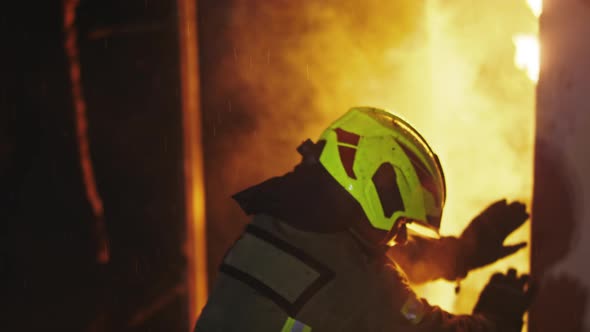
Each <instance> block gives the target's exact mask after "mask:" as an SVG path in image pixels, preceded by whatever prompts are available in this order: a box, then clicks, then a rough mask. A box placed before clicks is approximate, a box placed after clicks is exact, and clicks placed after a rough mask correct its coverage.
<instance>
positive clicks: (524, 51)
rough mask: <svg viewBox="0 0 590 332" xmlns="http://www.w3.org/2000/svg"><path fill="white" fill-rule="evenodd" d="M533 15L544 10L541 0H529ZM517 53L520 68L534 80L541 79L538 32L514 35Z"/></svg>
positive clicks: (515, 57)
mask: <svg viewBox="0 0 590 332" xmlns="http://www.w3.org/2000/svg"><path fill="white" fill-rule="evenodd" d="M527 3H528V5H529V8H530V9H531V11H532V13H533V15H535V17H536V18H538V17H539V16H540V15H541V13H542V11H543V2H542V1H541V0H527ZM513 41H514V45H515V46H516V53H515V55H514V62H515V64H516V66H517V67H518V68H519V69H522V70H524V71H526V73H527V75H528V77H529V78H530V79H531V81H533V82H537V80H538V79H539V65H540V55H541V51H540V45H539V37H538V34H537V33H535V34H518V35H516V36H514V37H513Z"/></svg>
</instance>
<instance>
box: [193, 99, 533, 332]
mask: <svg viewBox="0 0 590 332" xmlns="http://www.w3.org/2000/svg"><path fill="white" fill-rule="evenodd" d="M298 151H299V152H300V154H301V155H302V157H303V158H302V161H301V162H300V163H299V164H298V165H297V166H296V167H295V169H294V171H293V172H290V173H287V174H286V175H283V176H280V177H275V178H271V179H269V180H267V181H265V182H262V183H260V184H258V185H255V186H253V187H250V188H248V189H246V190H244V191H242V192H240V193H238V194H236V195H234V199H235V200H236V201H237V202H238V203H239V204H240V206H241V208H242V209H243V210H244V211H245V212H246V213H247V214H248V215H253V218H252V220H251V222H250V223H249V224H248V225H247V226H246V229H245V231H244V232H243V234H242V235H241V237H240V238H239V239H238V240H237V241H236V242H235V244H234V245H233V246H232V248H231V249H230V250H229V251H228V252H227V254H226V255H225V257H224V259H223V262H222V264H221V265H220V273H219V276H218V279H217V280H216V283H215V285H214V287H213V289H212V291H211V294H210V297H209V300H208V303H207V305H206V306H205V308H204V309H203V311H202V313H201V315H200V318H199V320H198V321H197V325H196V328H195V331H197V332H216V331H224V332H225V331H227V332H230V331H253V332H254V331H255V332H267V331H268V332H290V331H293V332H294V331H308V332H309V331H314V332H322V331H343V332H344V331H354V332H358V331H370V332H372V331H389V332H391V331H490V332H491V331H514V332H516V331H520V330H521V328H522V316H523V314H524V313H525V311H526V310H527V308H528V305H529V303H530V298H531V290H530V287H529V281H528V277H527V276H518V275H517V272H516V271H515V270H510V271H508V273H506V274H496V275H494V276H493V277H492V278H491V279H490V281H489V283H488V285H487V286H486V287H485V288H484V290H483V291H482V293H481V294H480V299H479V301H478V302H477V305H476V306H475V308H474V309H473V314H472V315H452V314H450V313H447V312H445V311H443V310H441V309H440V308H439V307H436V306H431V305H430V304H429V303H428V302H427V301H426V300H424V299H420V298H418V297H417V296H416V294H415V293H414V292H413V291H412V289H411V288H410V286H409V284H408V281H407V277H406V273H407V276H409V277H410V278H414V279H415V280H416V281H418V282H424V281H428V280H432V279H436V278H446V279H450V280H455V279H457V278H463V277H465V276H466V274H467V273H468V271H469V270H471V269H475V268H478V267H481V266H484V265H487V264H489V263H491V262H493V261H495V260H497V259H499V258H502V257H504V256H506V255H509V254H511V253H513V252H515V251H516V250H518V249H520V248H521V247H522V244H518V245H514V246H504V245H503V244H502V243H503V241H504V238H505V237H506V236H507V235H508V234H510V233H511V232H512V231H513V230H514V229H516V228H518V226H520V225H521V224H522V223H524V222H525V221H526V219H527V218H528V214H527V213H526V211H525V207H524V205H522V204H520V203H511V204H508V203H507V202H506V201H505V200H502V201H498V202H496V203H494V204H492V205H491V206H490V207H488V208H487V209H485V210H484V212H483V213H482V214H481V215H479V216H478V217H476V218H475V219H474V221H473V222H472V223H471V224H470V225H469V226H468V227H467V229H466V230H465V232H464V233H463V234H462V235H461V236H460V237H459V238H452V237H439V236H438V231H439V228H440V221H441V216H442V212H443V206H444V202H445V195H446V189H445V180H444V175H443V172H442V168H441V165H440V163H439V160H438V158H437V156H436V155H435V154H434V153H433V152H432V150H431V148H430V147H429V146H428V144H427V143H426V141H425V140H424V139H423V138H422V137H421V136H420V135H419V134H418V132H417V131H416V130H415V129H414V128H413V127H412V126H410V125H409V124H408V123H407V122H405V121H404V120H402V119H401V118H399V117H397V116H395V115H393V114H391V113H388V112H386V111H384V110H380V109H375V108H369V107H357V108H352V109H350V110H349V111H348V112H347V113H345V114H344V115H343V116H342V117H341V118H340V119H338V120H336V121H335V122H334V123H332V124H331V125H330V126H329V127H328V128H327V129H326V130H325V131H324V132H323V133H322V135H321V136H320V138H319V140H318V141H317V143H312V142H311V141H310V140H307V141H306V142H304V143H303V144H302V145H301V146H300V147H299V148H298ZM408 234H409V235H408ZM419 234H422V236H418V235H419ZM424 235H428V236H430V237H431V239H428V237H424Z"/></svg>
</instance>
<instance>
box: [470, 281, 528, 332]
mask: <svg viewBox="0 0 590 332" xmlns="http://www.w3.org/2000/svg"><path fill="white" fill-rule="evenodd" d="M533 293H534V287H533V286H532V284H531V282H530V280H529V276H528V275H522V276H520V277H518V276H517V274H516V270H515V269H510V270H508V273H507V274H502V273H496V274H494V275H493V276H492V277H491V278H490V281H489V282H488V284H487V285H486V286H485V287H484V289H483V291H482V292H481V294H480V295H479V300H478V301H477V304H476V305H475V308H474V309H473V314H479V315H482V316H484V317H486V318H487V319H488V320H489V321H491V322H492V323H493V324H494V325H495V327H496V331H502V332H520V331H521V330H522V316H523V315H524V313H525V312H526V311H527V309H528V307H529V306H530V304H531V300H532V298H533Z"/></svg>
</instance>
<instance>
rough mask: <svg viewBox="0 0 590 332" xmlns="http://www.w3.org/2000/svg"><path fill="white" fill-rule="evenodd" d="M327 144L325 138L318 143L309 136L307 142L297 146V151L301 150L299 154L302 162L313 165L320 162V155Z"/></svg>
mask: <svg viewBox="0 0 590 332" xmlns="http://www.w3.org/2000/svg"><path fill="white" fill-rule="evenodd" d="M325 145H326V141H325V140H321V141H318V142H317V143H314V142H313V141H312V140H310V139H309V138H308V139H306V140H305V142H303V143H301V145H299V147H297V152H299V154H300V155H301V157H302V159H301V164H302V165H313V164H317V163H319V161H320V155H321V154H322V151H323V150H324V146H325Z"/></svg>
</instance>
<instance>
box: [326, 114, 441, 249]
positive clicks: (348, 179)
mask: <svg viewBox="0 0 590 332" xmlns="http://www.w3.org/2000/svg"><path fill="white" fill-rule="evenodd" d="M320 140H324V141H325V146H324V148H323V150H322V152H321V155H320V158H319V160H320V163H321V164H322V165H323V166H324V168H325V169H326V170H327V171H328V172H329V173H330V174H331V175H332V177H333V178H334V179H335V180H336V181H337V182H338V183H339V184H340V185H341V186H342V187H343V188H344V189H346V191H348V193H350V195H351V196H352V197H353V198H354V199H355V200H356V201H357V202H358V203H359V204H360V206H361V207H362V210H363V211H364V213H365V215H366V217H367V219H368V221H369V223H370V227H372V228H374V229H376V230H379V231H384V233H386V234H390V235H389V238H387V236H385V237H384V238H383V240H382V241H383V242H384V243H390V242H391V237H392V236H393V235H392V230H393V229H394V228H395V227H396V225H397V222H398V221H400V220H403V221H405V222H407V223H408V226H409V227H410V228H412V226H421V227H422V228H424V229H427V230H430V231H431V232H432V233H433V234H435V235H438V231H439V228H440V220H441V215H442V210H443V206H444V203H445V195H446V188H445V180H444V175H443V171H442V168H441V165H440V162H439V160H438V157H437V156H436V154H435V153H434V152H433V151H432V149H431V148H430V147H429V145H428V144H427V143H426V141H425V140H424V139H423V138H422V136H420V134H419V133H418V132H417V131H416V130H415V129H414V128H413V127H412V126H411V125H410V124H408V123H407V122H406V121H404V120H403V119H401V118H400V117H398V116H396V115H394V114H392V113H389V112H387V111H384V110H381V109H376V108H371V107H356V108H352V109H350V110H349V111H348V112H347V113H345V114H344V115H343V116H342V117H341V118H339V119H338V120H336V121H335V122H334V123H332V124H331V125H330V126H329V127H328V128H327V129H326V130H325V131H324V132H323V133H322V135H321V136H320ZM380 242H381V240H380Z"/></svg>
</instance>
